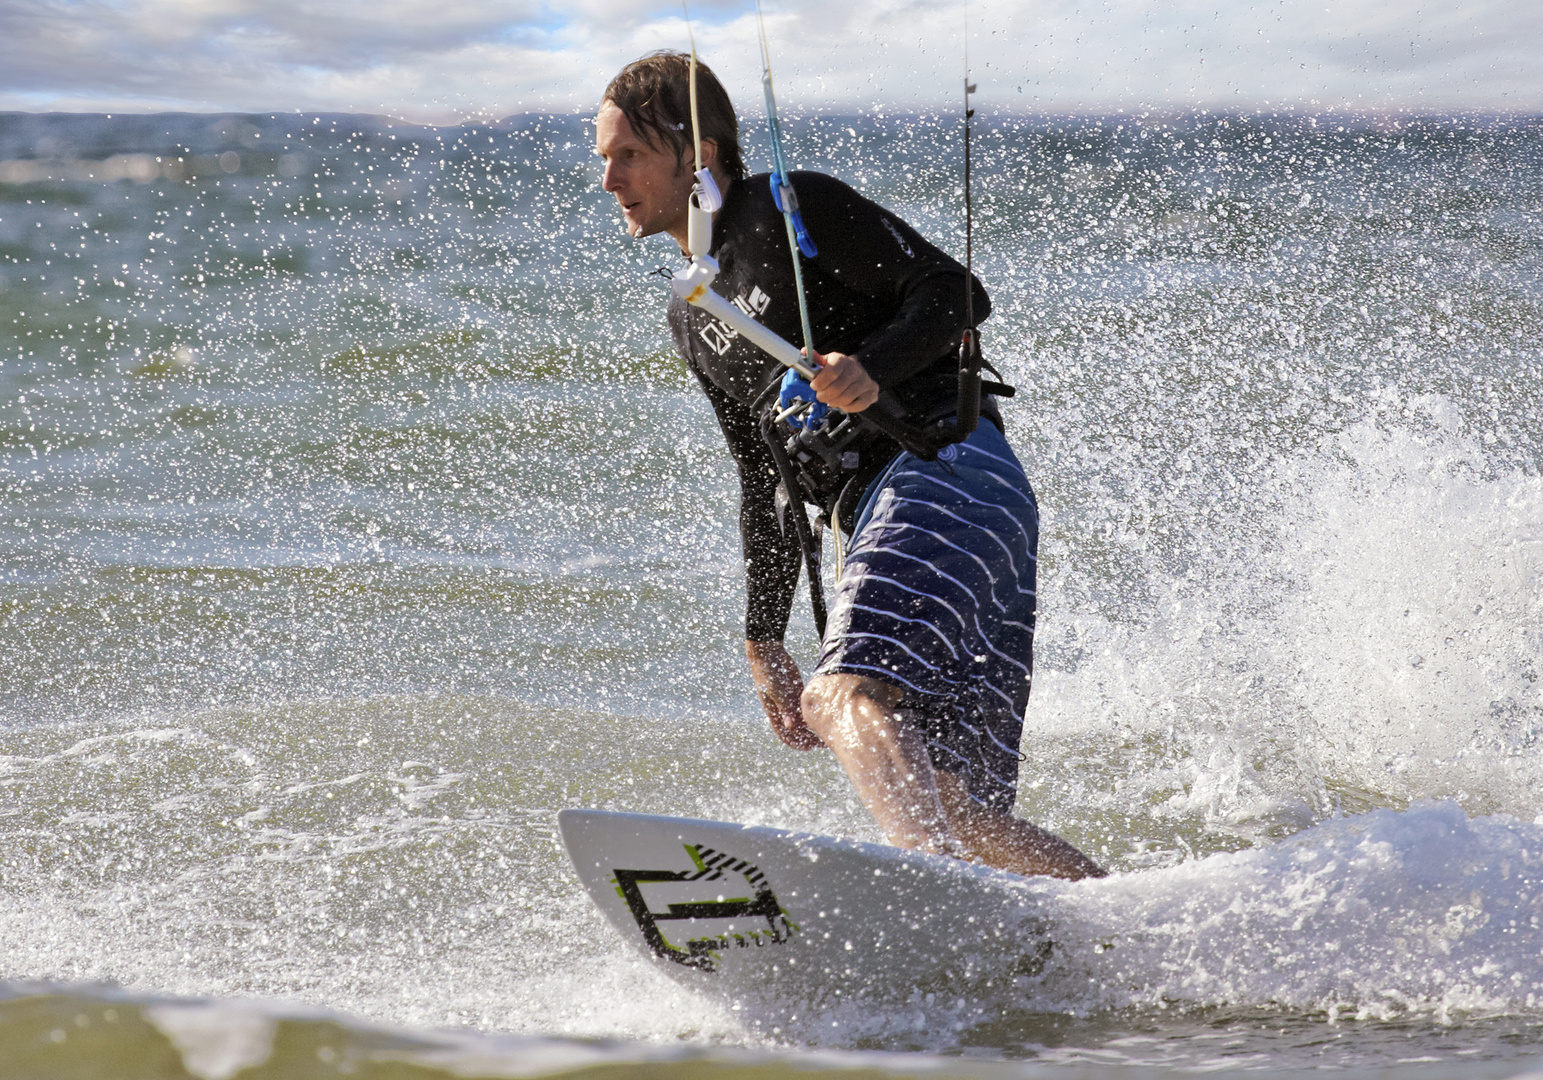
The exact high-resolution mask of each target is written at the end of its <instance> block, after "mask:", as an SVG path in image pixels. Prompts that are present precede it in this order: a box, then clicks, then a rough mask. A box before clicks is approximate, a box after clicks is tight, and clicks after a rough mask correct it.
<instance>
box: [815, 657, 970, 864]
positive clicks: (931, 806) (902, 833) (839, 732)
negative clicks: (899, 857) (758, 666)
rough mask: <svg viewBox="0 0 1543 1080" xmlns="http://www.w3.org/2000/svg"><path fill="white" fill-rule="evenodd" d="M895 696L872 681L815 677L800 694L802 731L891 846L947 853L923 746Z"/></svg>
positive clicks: (943, 820) (944, 821) (893, 689)
mask: <svg viewBox="0 0 1543 1080" xmlns="http://www.w3.org/2000/svg"><path fill="white" fill-rule="evenodd" d="M902 696H903V694H902V692H901V690H900V688H899V687H898V686H895V685H894V684H893V683H887V682H882V681H880V680H879V679H868V678H864V677H863V676H861V675H820V676H817V677H816V678H814V679H811V680H810V682H809V685H808V686H806V687H805V688H804V696H803V702H802V712H803V718H804V723H805V724H807V725H808V726H809V727H810V729H812V730H813V731H814V733H815V734H817V735H818V736H819V737H820V740H821V741H822V742H824V743H825V745H826V746H828V747H830V748H831V751H832V752H833V753H834V754H835V755H836V760H837V761H839V762H841V767H842V768H843V769H845V770H846V773H847V776H849V777H851V779H852V786H853V787H855V788H856V789H857V797H858V798H859V799H861V800H862V801H863V805H864V806H866V807H867V808H868V813H870V814H872V815H873V820H874V821H876V822H878V825H879V828H881V829H883V830H884V835H885V836H887V837H888V838H889V842H890V843H892V844H894V845H895V846H896V847H902V848H917V847H919V848H925V849H928V850H932V851H939V852H942V851H947V850H949V847H950V839H951V838H950V835H949V830H948V817H947V815H946V814H945V813H944V811H943V804H942V802H941V801H939V799H938V785H937V780H936V778H935V777H934V775H933V770H932V761H931V759H930V758H928V756H927V744H926V741H925V740H924V739H923V738H922V736H921V734H920V733H919V732H917V731H916V730H915V729H913V728H910V727H907V726H906V725H904V724H901V723H900V720H899V717H898V716H897V715H896V713H895V708H896V706H898V705H899V704H900V699H901V697H902Z"/></svg>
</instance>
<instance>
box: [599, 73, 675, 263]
mask: <svg viewBox="0 0 1543 1080" xmlns="http://www.w3.org/2000/svg"><path fill="white" fill-rule="evenodd" d="M595 152H596V153H597V154H599V155H600V159H601V160H602V161H604V162H605V179H604V180H602V181H601V183H600V186H601V187H602V188H604V189H605V190H606V191H609V192H610V193H611V194H613V195H615V196H616V201H617V202H618V203H620V204H621V211H622V217H623V218H625V219H626V222H627V231H628V232H629V233H631V234H632V235H633V236H652V235H654V234H655V233H659V232H667V233H669V234H670V235H672V236H675V237H676V238H677V239H679V240H681V241H682V242H684V239H685V235H686V209H687V200H688V199H689V198H690V196H691V185H692V176H691V169H690V167H689V166H687V165H685V164H683V163H682V160H681V158H680V157H677V156H676V155H675V154H674V153H673V152H671V151H670V149H669V148H668V147H665V146H650V145H649V144H648V143H647V142H645V141H644V140H643V139H642V137H641V136H639V135H638V134H637V133H636V132H635V131H633V130H632V125H631V124H629V123H627V117H626V116H625V115H624V114H623V113H622V111H621V110H620V109H618V108H617V107H616V106H615V105H613V104H612V103H611V102H609V101H608V102H606V103H605V104H604V105H603V106H601V108H600V112H599V114H598V115H597V116H596V117H595Z"/></svg>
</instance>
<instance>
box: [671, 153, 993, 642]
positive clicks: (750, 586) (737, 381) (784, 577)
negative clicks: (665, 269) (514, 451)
mask: <svg viewBox="0 0 1543 1080" xmlns="http://www.w3.org/2000/svg"><path fill="white" fill-rule="evenodd" d="M790 179H791V180H792V183H793V187H794V190H795V191H796V192H797V193H798V202H799V208H800V210H801V211H802V213H803V219H804V224H805V226H806V227H807V228H808V230H809V236H810V238H811V239H812V240H813V241H814V243H815V246H816V247H817V248H818V249H819V254H818V256H816V257H815V258H813V259H805V260H804V264H803V270H804V288H805V292H806V294H807V296H808V300H809V321H810V324H811V326H812V329H813V332H814V344H815V348H816V349H818V350H819V351H820V352H822V353H828V352H843V353H848V354H850V355H852V356H855V357H856V358H857V359H858V360H859V361H860V362H861V363H862V365H863V368H864V370H866V371H867V372H868V374H869V375H870V376H872V377H873V379H874V380H875V381H876V382H878V384H879V385H880V386H881V387H884V388H885V389H887V390H890V391H892V392H893V393H894V395H895V396H896V397H897V398H899V400H900V402H901V403H902V404H903V405H904V406H905V407H906V408H907V409H908V410H909V411H910V412H911V414H912V415H913V416H916V417H927V416H932V417H936V416H946V415H950V414H951V413H952V411H953V409H952V405H953V402H954V401H955V398H956V397H957V394H958V367H959V361H958V345H959V335H960V333H961V331H963V329H964V324H965V318H964V279H965V271H964V267H962V266H960V265H959V264H958V263H957V262H955V261H954V260H953V259H951V258H949V257H948V256H947V255H945V254H944V253H943V252H941V251H939V250H938V249H937V248H936V247H933V246H932V245H931V244H930V243H928V242H927V241H926V240H924V239H922V237H921V235H920V234H919V233H917V232H916V230H914V229H912V228H911V227H910V226H909V225H907V224H906V223H905V222H903V221H901V220H900V219H899V218H898V217H896V216H895V215H894V214H891V213H890V212H888V211H887V210H885V209H884V208H883V207H881V206H878V205H876V204H875V203H872V202H870V201H868V200H867V199H865V198H863V197H862V196H861V195H859V194H858V193H857V192H855V191H853V190H852V189H851V188H850V187H848V186H847V185H846V184H844V183H842V182H841V181H840V180H837V179H835V178H834V177H830V176H825V175H823V174H820V173H805V172H798V173H793V174H792V175H791V177H790ZM712 255H713V257H714V258H715V259H717V260H718V264H719V267H720V270H719V273H718V277H717V280H716V281H714V282H713V291H715V292H717V293H719V294H720V295H722V296H724V297H726V298H727V299H729V300H730V301H731V302H732V303H734V304H736V305H737V306H739V307H740V308H742V309H743V310H744V311H746V312H747V313H749V314H750V315H751V316H753V317H754V318H755V319H757V320H758V321H760V322H761V323H763V324H765V325H766V326H767V327H769V328H770V329H772V330H774V331H776V332H777V333H778V334H780V335H781V336H782V337H784V338H786V339H787V340H789V341H791V342H794V343H795V344H802V335H803V331H802V329H801V328H800V326H799V319H798V296H797V292H796V289H795V287H794V283H793V264H792V260H791V258H790V256H789V254H788V238H787V229H786V226H785V225H784V224H783V218H782V214H781V213H780V212H779V211H778V210H777V207H776V205H775V204H774V203H773V201H772V196H771V187H770V183H769V181H768V178H767V177H766V175H764V174H761V175H757V176H752V177H750V178H748V179H746V180H739V181H736V182H735V183H734V184H733V185H731V186H730V188H729V191H728V195H727V197H726V199H725V202H724V206H723V209H722V210H721V211H719V213H718V216H717V219H716V220H715V221H714V223H713V249H712ZM974 307H975V317H976V320H977V321H979V320H982V319H984V318H985V317H986V315H987V314H988V313H989V312H990V301H989V300H988V299H987V297H986V293H985V290H984V289H983V288H981V286H980V283H979V282H976V283H975V297H974ZM669 322H670V333H671V336H672V337H673V338H674V340H675V347H676V349H678V350H679V351H680V354H681V356H682V357H683V358H684V359H685V361H686V364H687V366H688V367H689V368H690V369H691V371H692V373H693V374H695V375H696V377H697V379H698V380H699V381H700V382H701V384H702V388H703V389H704V390H705V391H707V397H708V400H709V401H711V402H712V405H713V409H714V411H715V412H716V413H717V415H718V423H719V425H720V426H721V427H722V428H723V434H724V436H725V437H726V438H727V439H728V443H729V452H730V453H731V454H733V455H734V461H735V463H736V464H737V465H738V466H739V481H740V506H739V527H740V537H741V542H742V545H743V552H744V559H745V582H746V594H747V595H746V606H745V637H746V639H747V640H750V641H780V640H781V639H782V636H783V634H784V632H785V631H786V629H787V622H788V612H789V610H790V608H791V607H792V603H793V591H794V588H795V586H796V585H797V583H798V571H799V549H798V540H797V537H796V536H795V534H794V531H793V529H792V528H788V529H787V530H786V531H784V530H783V529H782V528H781V526H780V525H779V523H778V516H777V509H776V491H777V474H776V469H775V466H774V465H773V463H772V458H771V453H770V451H769V450H768V449H767V447H766V444H765V442H764V441H763V440H762V438H761V431H760V427H759V425H758V420H757V417H756V416H755V415H754V413H753V411H752V409H751V403H752V402H753V401H754V400H755V399H756V398H757V396H759V395H760V393H761V391H762V390H763V389H765V388H766V386H767V385H768V384H769V383H770V382H772V381H776V380H780V379H781V378H782V375H783V372H784V370H785V369H784V368H783V367H782V365H781V364H779V363H777V361H775V360H773V359H772V358H771V357H770V356H768V355H766V354H765V353H763V352H762V351H761V350H760V349H758V348H756V347H755V346H754V345H752V344H751V343H750V342H748V341H745V340H744V339H742V338H740V337H739V336H738V335H736V334H735V333H734V332H733V331H731V330H728V328H727V327H724V326H723V325H722V324H720V323H718V322H717V320H715V319H713V318H712V317H711V316H709V315H708V314H707V313H706V312H705V311H703V310H702V309H700V308H696V307H691V306H690V305H688V304H687V303H686V302H685V301H683V300H681V299H680V298H679V297H672V298H671V300H670V309H669ZM982 413H983V415H987V416H990V417H992V418H993V419H994V420H996V421H997V423H998V424H1000V422H1001V421H1000V416H999V414H998V413H997V412H996V409H995V406H994V404H993V403H992V401H991V399H990V398H986V399H985V400H984V401H983V402H982ZM858 450H859V453H860V455H861V457H862V459H863V467H862V471H863V472H864V473H867V474H868V475H870V476H872V475H876V474H877V473H878V471H880V469H882V467H883V464H884V463H885V462H887V461H888V460H889V459H890V458H892V457H893V456H894V454H895V453H896V452H897V451H898V450H899V447H898V446H897V445H896V444H895V443H894V442H893V441H891V440H889V439H888V438H887V437H885V436H882V435H879V434H878V433H874V434H873V435H872V436H871V437H868V438H866V439H865V440H864V442H862V443H861V444H859V446H858Z"/></svg>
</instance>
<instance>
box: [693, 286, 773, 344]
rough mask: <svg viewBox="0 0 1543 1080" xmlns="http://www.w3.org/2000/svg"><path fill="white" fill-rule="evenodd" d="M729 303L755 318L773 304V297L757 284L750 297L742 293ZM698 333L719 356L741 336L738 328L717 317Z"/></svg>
mask: <svg viewBox="0 0 1543 1080" xmlns="http://www.w3.org/2000/svg"><path fill="white" fill-rule="evenodd" d="M729 303H731V304H733V305H734V306H735V307H737V308H739V310H741V311H743V312H744V313H745V314H746V315H749V316H750V317H751V318H752V319H753V318H755V317H756V316H757V315H761V314H764V313H765V311H766V309H767V308H768V307H770V306H771V297H769V296H767V295H766V294H765V293H764V292H762V291H761V287H760V286H759V285H756V286H753V287H752V288H751V290H750V295H749V296H748V297H747V296H745V295H744V294H743V293H741V294H740V295H738V296H736V297H734V299H732V300H730V301H729ZM697 333H698V334H700V335H701V338H702V340H703V341H705V342H707V347H708V348H709V349H711V350H712V351H713V352H715V353H717V354H718V355H719V356H722V355H723V354H724V353H726V352H728V351H729V346H730V345H732V344H734V339H735V338H737V337H739V331H738V330H735V329H734V328H733V327H729V326H725V325H723V323H721V322H719V321H718V320H717V319H713V320H711V321H710V322H709V323H708V324H707V325H706V326H704V327H702V329H700V330H698V331H697Z"/></svg>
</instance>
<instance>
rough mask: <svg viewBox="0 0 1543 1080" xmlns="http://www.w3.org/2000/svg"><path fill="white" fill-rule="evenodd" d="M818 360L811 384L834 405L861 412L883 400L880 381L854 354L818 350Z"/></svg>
mask: <svg viewBox="0 0 1543 1080" xmlns="http://www.w3.org/2000/svg"><path fill="white" fill-rule="evenodd" d="M814 361H815V363H816V364H818V365H819V366H820V370H819V371H818V372H816V373H815V376H814V378H813V379H812V380H811V381H810V383H809V385H810V386H812V387H813V388H814V396H815V397H817V398H819V399H820V400H821V401H822V402H824V403H825V404H826V405H829V406H830V407H831V408H833V409H840V410H841V411H842V412H844V413H860V412H862V411H863V410H864V409H866V408H867V407H868V406H869V405H872V404H873V403H874V402H875V401H878V400H879V384H878V383H876V382H874V381H873V378H872V377H871V376H870V375H869V374H868V372H867V371H865V370H863V365H862V364H861V363H859V362H858V360H857V358H856V357H854V356H848V355H847V354H846V353H839V352H833V353H815V354H814Z"/></svg>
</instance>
